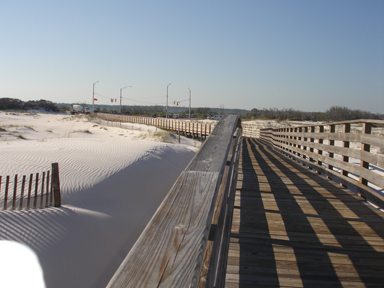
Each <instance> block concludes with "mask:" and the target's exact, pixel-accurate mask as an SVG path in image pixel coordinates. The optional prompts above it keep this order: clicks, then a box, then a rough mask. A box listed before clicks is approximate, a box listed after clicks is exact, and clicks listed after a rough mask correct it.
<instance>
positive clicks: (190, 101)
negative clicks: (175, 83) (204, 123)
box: [188, 87, 191, 119]
mask: <svg viewBox="0 0 384 288" xmlns="http://www.w3.org/2000/svg"><path fill="white" fill-rule="evenodd" d="M188 90H189V119H191V89H189V87H188Z"/></svg>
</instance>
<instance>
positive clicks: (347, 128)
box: [340, 123, 351, 188]
mask: <svg viewBox="0 0 384 288" xmlns="http://www.w3.org/2000/svg"><path fill="white" fill-rule="evenodd" d="M344 133H345V134H347V133H351V124H349V123H347V124H344ZM343 146H344V148H349V141H344V142H343ZM343 161H344V162H349V157H348V156H344V155H343ZM341 174H342V175H343V176H346V177H348V171H346V170H341ZM340 185H341V186H343V187H344V188H347V186H346V185H344V184H342V183H340Z"/></svg>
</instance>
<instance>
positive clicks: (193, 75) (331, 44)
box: [0, 0, 384, 113]
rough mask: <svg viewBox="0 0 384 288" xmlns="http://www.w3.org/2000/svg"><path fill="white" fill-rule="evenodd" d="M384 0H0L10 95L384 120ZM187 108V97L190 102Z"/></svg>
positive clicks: (1, 56) (2, 85)
mask: <svg viewBox="0 0 384 288" xmlns="http://www.w3.org/2000/svg"><path fill="white" fill-rule="evenodd" d="M383 15H384V1H383V0H366V1H354V0H338V1H337V0H332V1H327V0H321V1H320V0H318V1H316V0H313V1H307V0H290V1H289V0H279V1H277V0H269V1H267V0H253V1H251V0H247V1H245V0H239V1H226V0H221V1H218V0H215V1H213V0H212V1H210V0H205V1H200V0H195V1H183V0H178V1H160V0H157V1H145V0H142V1H113V0H112V1H111V0H109V1H81V0H76V1H72V0H67V1H44V0H35V1H19V0H12V1H8V0H0V98H2V97H11V98H18V99H21V100H23V101H27V100H38V99H46V100H50V101H53V102H64V103H71V102H74V103H77V102H79V103H88V104H90V103H91V102H92V87H93V83H94V82H96V81H100V82H99V83H97V84H96V86H95V92H96V93H97V94H98V95H97V96H96V98H97V99H98V101H97V102H95V103H98V104H111V101H110V99H111V98H119V94H120V88H122V87H125V86H132V87H129V88H126V89H124V90H123V98H124V99H123V105H146V104H148V105H149V104H160V105H165V99H166V92H167V85H168V84H169V83H171V85H170V86H169V96H170V98H171V99H170V104H172V105H173V99H174V100H177V101H182V100H186V99H188V97H189V90H188V88H190V89H191V91H192V106H194V107H220V106H221V105H224V107H225V108H244V109H252V108H258V109H262V108H279V109H282V108H294V109H299V110H303V111H325V110H326V109H328V108H329V107H331V106H346V107H348V108H350V109H362V110H367V111H371V112H375V113H384V16H383ZM181 105H182V106H188V101H185V102H181Z"/></svg>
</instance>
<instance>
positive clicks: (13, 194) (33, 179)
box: [0, 163, 61, 210]
mask: <svg viewBox="0 0 384 288" xmlns="http://www.w3.org/2000/svg"><path fill="white" fill-rule="evenodd" d="M34 175H35V176H34ZM3 178H4V181H3ZM12 178H13V185H12V186H13V189H10V185H11V184H12V183H11V182H12V179H11V177H10V176H9V175H8V176H5V177H2V176H0V195H1V199H2V200H3V205H2V208H3V210H7V209H11V210H16V209H18V210H22V209H30V208H33V209H36V208H44V207H48V206H52V205H53V206H54V207H60V206H61V196H60V180H59V165H58V163H52V168H51V170H48V171H44V172H42V173H41V174H40V173H36V174H33V173H32V174H30V175H29V178H28V180H27V176H26V175H23V176H22V178H21V179H20V178H19V176H18V175H17V174H16V175H15V176H14V177H12ZM19 180H21V181H19ZM19 182H20V183H19ZM2 187H4V188H2ZM19 188H20V190H19Z"/></svg>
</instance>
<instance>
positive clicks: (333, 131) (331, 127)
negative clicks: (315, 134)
mask: <svg viewBox="0 0 384 288" xmlns="http://www.w3.org/2000/svg"><path fill="white" fill-rule="evenodd" d="M335 131H336V126H335V125H329V133H335ZM329 145H330V146H335V140H331V139H330V140H329ZM328 154H329V158H333V157H334V153H332V152H329V153H328ZM328 169H329V170H333V166H332V165H328ZM327 178H328V179H329V180H332V177H329V176H327Z"/></svg>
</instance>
